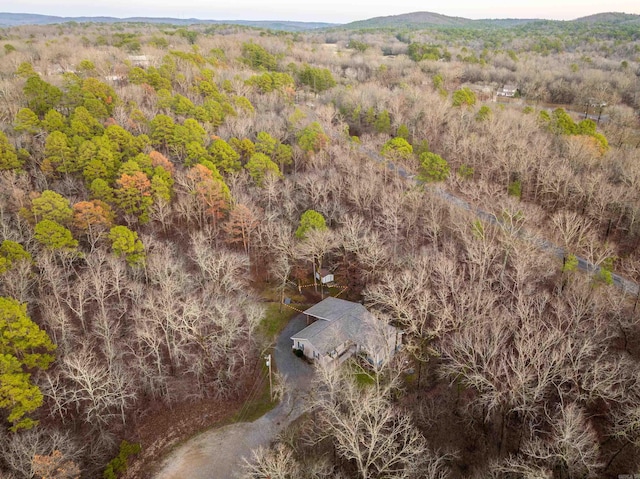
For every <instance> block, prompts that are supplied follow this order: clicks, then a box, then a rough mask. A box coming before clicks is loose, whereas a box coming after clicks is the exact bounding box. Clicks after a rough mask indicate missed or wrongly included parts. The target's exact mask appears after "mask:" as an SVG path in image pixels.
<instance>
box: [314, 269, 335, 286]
mask: <svg viewBox="0 0 640 479" xmlns="http://www.w3.org/2000/svg"><path fill="white" fill-rule="evenodd" d="M316 279H317V280H318V281H320V283H322V284H328V283H333V282H334V277H333V273H332V272H331V271H329V270H328V269H326V268H322V269H321V270H320V271H316Z"/></svg>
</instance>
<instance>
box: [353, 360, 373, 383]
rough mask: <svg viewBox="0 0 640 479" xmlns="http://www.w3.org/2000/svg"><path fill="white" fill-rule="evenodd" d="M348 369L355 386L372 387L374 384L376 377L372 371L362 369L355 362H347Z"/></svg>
mask: <svg viewBox="0 0 640 479" xmlns="http://www.w3.org/2000/svg"><path fill="white" fill-rule="evenodd" d="M349 369H351V372H352V374H353V377H354V379H355V381H356V384H358V386H360V387H368V386H372V385H374V384H375V383H376V376H375V373H374V372H373V371H369V370H367V369H365V368H363V367H362V366H361V365H360V364H358V362H357V361H353V360H350V361H349Z"/></svg>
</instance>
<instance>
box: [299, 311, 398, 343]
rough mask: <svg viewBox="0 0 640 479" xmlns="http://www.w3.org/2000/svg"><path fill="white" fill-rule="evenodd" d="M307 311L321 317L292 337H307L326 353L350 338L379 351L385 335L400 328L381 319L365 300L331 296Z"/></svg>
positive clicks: (354, 341) (391, 333)
mask: <svg viewBox="0 0 640 479" xmlns="http://www.w3.org/2000/svg"><path fill="white" fill-rule="evenodd" d="M304 313H305V314H308V315H309V316H313V317H315V318H319V319H320V321H316V322H314V323H312V324H310V325H309V326H307V327H306V328H304V329H303V330H302V331H300V332H298V333H297V334H295V335H294V336H292V337H291V339H293V340H294V341H295V340H307V341H309V342H310V343H311V344H313V346H314V348H315V349H316V350H317V351H318V352H320V353H323V354H328V353H330V352H331V351H333V350H334V349H336V348H337V347H338V346H340V345H341V344H343V343H345V342H346V341H351V342H353V343H354V344H359V345H361V346H363V347H365V349H368V350H370V351H372V352H373V351H374V350H375V351H377V350H380V349H381V348H384V347H385V344H386V341H385V336H387V337H389V335H393V334H395V332H396V328H394V327H393V326H390V325H388V324H384V323H381V322H380V321H378V320H377V319H376V317H375V316H374V315H373V314H371V313H370V312H369V311H367V309H366V308H365V307H364V306H362V305H361V304H359V303H352V302H351V301H345V300H343V299H337V298H327V299H325V300H323V301H321V302H320V303H318V304H316V305H315V306H312V307H311V308H309V309H307V310H306V311H305V312H304Z"/></svg>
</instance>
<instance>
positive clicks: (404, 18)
mask: <svg viewBox="0 0 640 479" xmlns="http://www.w3.org/2000/svg"><path fill="white" fill-rule="evenodd" d="M67 22H78V23H86V22H91V23H155V24H170V25H195V24H205V25H224V24H230V25H241V26H247V27H256V28H266V29H271V30H284V31H294V32H295V31H306V30H317V29H322V28H332V27H333V28H339V29H347V30H359V29H375V28H387V29H392V28H408V29H420V28H430V27H462V28H483V27H493V28H509V27H515V26H518V25H525V24H529V23H541V22H552V23H583V24H590V23H593V24H596V23H609V24H616V25H640V15H636V14H632V13H621V12H603V13H596V14H594V15H588V16H585V17H580V18H576V19H575V20H568V21H560V20H547V19H541V18H537V19H536V18H530V19H523V18H487V19H480V20H473V19H470V18H463V17H450V16H448V15H442V14H440V13H434V12H412V13H403V14H400V15H389V16H383V17H374V18H369V19H366V20H358V21H355V22H351V23H347V24H337V23H327V22H297V21H287V20H282V21H276V20H272V21H270V20H202V19H197V18H172V17H128V18H118V17H108V16H95V17H86V16H85V17H58V16H53V15H39V14H34V13H2V12H0V27H13V26H20V25H50V24H56V23H67Z"/></svg>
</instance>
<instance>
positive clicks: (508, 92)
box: [497, 85, 518, 98]
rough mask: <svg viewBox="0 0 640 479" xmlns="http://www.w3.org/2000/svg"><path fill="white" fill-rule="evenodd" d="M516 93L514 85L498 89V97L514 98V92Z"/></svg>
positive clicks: (516, 89)
mask: <svg viewBox="0 0 640 479" xmlns="http://www.w3.org/2000/svg"><path fill="white" fill-rule="evenodd" d="M517 91H518V87H517V86H515V85H504V86H503V87H502V88H499V89H498V93H497V95H498V96H504V97H507V98H513V97H514V96H516V92H517Z"/></svg>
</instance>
